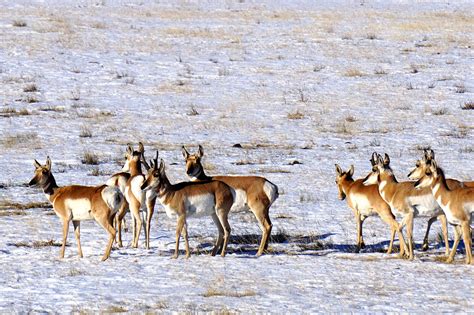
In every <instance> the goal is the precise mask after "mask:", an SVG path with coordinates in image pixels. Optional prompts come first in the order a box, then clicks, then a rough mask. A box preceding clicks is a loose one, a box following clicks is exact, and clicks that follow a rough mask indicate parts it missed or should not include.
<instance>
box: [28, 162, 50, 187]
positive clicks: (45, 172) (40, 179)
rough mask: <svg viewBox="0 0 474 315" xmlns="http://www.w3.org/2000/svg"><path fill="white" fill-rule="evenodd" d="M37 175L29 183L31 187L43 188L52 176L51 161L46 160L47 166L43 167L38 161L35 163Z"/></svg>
mask: <svg viewBox="0 0 474 315" xmlns="http://www.w3.org/2000/svg"><path fill="white" fill-rule="evenodd" d="M33 165H34V166H35V175H34V176H33V178H32V179H31V180H30V182H29V183H28V185H29V186H43V185H45V184H46V183H47V181H48V179H49V177H50V176H51V159H50V158H49V156H48V158H47V159H46V165H41V164H40V163H39V162H38V161H36V160H35V161H34V163H33Z"/></svg>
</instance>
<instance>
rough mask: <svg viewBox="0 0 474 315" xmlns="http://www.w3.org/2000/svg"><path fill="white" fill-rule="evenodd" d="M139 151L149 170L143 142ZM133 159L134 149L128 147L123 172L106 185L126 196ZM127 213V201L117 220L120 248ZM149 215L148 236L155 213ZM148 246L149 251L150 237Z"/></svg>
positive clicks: (147, 238)
mask: <svg viewBox="0 0 474 315" xmlns="http://www.w3.org/2000/svg"><path fill="white" fill-rule="evenodd" d="M138 151H139V152H141V154H142V156H141V159H142V162H143V165H144V166H145V168H146V169H148V164H147V163H146V161H145V158H144V152H145V149H144V147H143V144H142V143H141V142H139V144H138ZM132 158H133V148H131V147H130V146H128V147H127V151H126V153H125V164H124V166H123V168H122V170H121V171H120V172H118V173H115V174H113V175H112V176H111V177H110V178H109V179H108V180H107V182H106V183H105V184H106V185H107V186H112V187H117V188H119V189H120V192H121V193H122V194H123V195H125V188H126V187H127V183H128V181H129V179H130V177H131V174H130V161H131V160H132ZM127 211H129V206H128V202H127V201H126V200H125V201H124V203H123V206H122V208H121V209H120V210H119V212H118V214H117V216H116V218H115V226H116V229H117V244H118V246H119V247H122V224H123V222H124V221H125V214H126V213H127ZM148 214H149V212H147V221H146V222H147V227H146V228H145V235H148V234H149V232H150V228H149V226H150V221H151V216H152V215H153V213H151V215H148ZM132 224H133V226H134V228H135V224H134V217H133V216H132ZM134 233H135V232H134ZM134 235H135V234H134ZM146 246H147V249H149V237H146Z"/></svg>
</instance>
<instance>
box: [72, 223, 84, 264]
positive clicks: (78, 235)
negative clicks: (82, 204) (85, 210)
mask: <svg viewBox="0 0 474 315" xmlns="http://www.w3.org/2000/svg"><path fill="white" fill-rule="evenodd" d="M72 224H73V226H74V235H75V236H76V241H77V250H78V252H79V258H82V257H83V255H82V248H81V222H80V221H72Z"/></svg>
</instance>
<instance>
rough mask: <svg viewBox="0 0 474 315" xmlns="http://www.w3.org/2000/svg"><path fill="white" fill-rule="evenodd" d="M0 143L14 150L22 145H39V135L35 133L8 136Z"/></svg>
mask: <svg viewBox="0 0 474 315" xmlns="http://www.w3.org/2000/svg"><path fill="white" fill-rule="evenodd" d="M0 143H1V144H2V145H3V146H4V147H5V148H13V147H16V146H21V145H36V147H37V146H38V145H39V142H38V134H37V133H35V132H25V133H18V134H15V135H8V136H6V137H5V138H3V139H1V140H0ZM34 147H35V146H34Z"/></svg>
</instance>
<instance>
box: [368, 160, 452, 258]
mask: <svg viewBox="0 0 474 315" xmlns="http://www.w3.org/2000/svg"><path fill="white" fill-rule="evenodd" d="M372 160H373V164H374V167H373V168H372V172H371V173H370V174H369V175H367V177H366V178H365V180H364V185H372V184H376V183H377V184H378V189H379V193H380V196H381V197H382V198H383V199H384V200H385V202H387V203H388V204H389V205H390V208H391V210H392V213H393V214H395V215H400V216H402V217H403V219H402V222H401V224H400V225H399V228H400V231H401V229H403V227H404V226H405V225H406V226H407V238H408V253H409V257H408V258H409V259H413V251H414V243H413V219H414V217H415V216H423V217H429V218H433V217H438V219H439V220H440V221H441V228H442V230H443V238H444V242H445V246H446V254H448V253H449V243H448V228H447V223H446V216H445V215H444V214H443V211H442V210H441V208H440V206H439V205H438V203H437V202H436V200H434V198H433V196H432V195H431V192H430V191H429V189H422V190H417V189H415V183H414V182H401V183H399V182H398V181H397V179H396V178H395V175H394V174H393V171H392V169H391V168H390V157H389V156H388V155H387V154H385V158H384V159H383V160H382V157H381V156H380V155H378V154H377V153H375V152H374V153H373V155H372Z"/></svg>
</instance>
